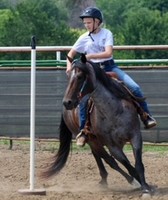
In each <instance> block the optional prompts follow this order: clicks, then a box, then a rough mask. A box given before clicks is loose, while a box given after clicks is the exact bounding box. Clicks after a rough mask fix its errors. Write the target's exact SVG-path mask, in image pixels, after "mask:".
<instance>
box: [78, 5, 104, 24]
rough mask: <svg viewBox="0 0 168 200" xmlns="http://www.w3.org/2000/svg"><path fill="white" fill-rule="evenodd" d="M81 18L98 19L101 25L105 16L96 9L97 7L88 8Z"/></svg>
mask: <svg viewBox="0 0 168 200" xmlns="http://www.w3.org/2000/svg"><path fill="white" fill-rule="evenodd" d="M79 17H80V18H81V19H83V18H85V17H88V18H89V17H90V18H97V19H99V20H100V22H101V23H102V21H103V15H102V13H101V11H100V10H99V9H98V8H95V7H88V8H86V9H85V10H84V11H83V12H82V14H81V15H80V16H79Z"/></svg>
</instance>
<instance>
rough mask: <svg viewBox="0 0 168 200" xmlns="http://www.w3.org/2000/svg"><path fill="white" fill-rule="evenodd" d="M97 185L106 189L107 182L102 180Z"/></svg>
mask: <svg viewBox="0 0 168 200" xmlns="http://www.w3.org/2000/svg"><path fill="white" fill-rule="evenodd" d="M99 185H100V186H101V187H103V188H107V186H108V184H107V181H104V180H101V181H100V182H99Z"/></svg>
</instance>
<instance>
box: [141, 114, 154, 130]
mask: <svg viewBox="0 0 168 200" xmlns="http://www.w3.org/2000/svg"><path fill="white" fill-rule="evenodd" d="M143 123H144V125H145V127H144V128H145V129H150V128H152V127H154V126H156V124H157V123H156V120H155V119H154V118H153V117H152V116H151V115H149V114H148V115H147V118H146V120H144V121H143Z"/></svg>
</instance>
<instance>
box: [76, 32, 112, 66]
mask: <svg viewBox="0 0 168 200" xmlns="http://www.w3.org/2000/svg"><path fill="white" fill-rule="evenodd" d="M106 46H113V35H112V32H111V31H110V30H107V29H105V28H101V30H100V31H99V32H98V33H96V34H91V36H89V32H86V33H84V34H83V35H81V36H80V37H79V38H78V40H77V41H76V42H75V44H74V45H73V47H72V48H73V49H74V50H75V51H76V52H78V53H86V54H91V53H100V52H104V51H105V47H106ZM111 58H112V57H109V58H106V59H91V61H93V62H95V63H96V62H103V61H106V60H110V59H111Z"/></svg>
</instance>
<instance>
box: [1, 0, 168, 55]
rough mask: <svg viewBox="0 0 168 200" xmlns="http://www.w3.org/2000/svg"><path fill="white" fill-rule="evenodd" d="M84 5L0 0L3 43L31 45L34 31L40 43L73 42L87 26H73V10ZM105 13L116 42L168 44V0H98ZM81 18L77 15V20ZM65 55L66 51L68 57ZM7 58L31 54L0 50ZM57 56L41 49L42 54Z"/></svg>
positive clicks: (56, 0) (50, 0) (58, 0)
mask: <svg viewBox="0 0 168 200" xmlns="http://www.w3.org/2000/svg"><path fill="white" fill-rule="evenodd" d="M74 2H75V6H76V8H78V6H77V4H78V3H79V8H80V9H81V8H82V6H84V5H85V4H84V3H85V2H84V1H82V2H80V1H77V0H74V1H68V0H47V1H46V0H0V33H1V34H0V46H29V45H30V39H31V37H32V35H35V36H36V38H37V45H38V46H41V45H42V46H71V45H73V43H74V42H75V41H76V39H77V38H78V36H79V35H80V34H81V33H83V31H84V30H81V29H72V28H71V27H69V21H70V18H71V17H72V16H71V14H72V13H71V10H72V9H73V7H74ZM95 2H96V4H97V7H99V8H100V9H101V10H102V12H103V14H104V23H105V27H107V28H108V29H110V30H111V31H112V32H113V35H114V41H115V43H114V44H115V45H145V44H146V45H147V44H148V45H152V44H153V45H156V44H158V45H159V44H168V34H167V32H168V4H167V0H160V1H157V0H148V1H146V0H113V1H109V0H95ZM92 3H93V2H92ZM73 20H74V18H73ZM78 22H79V18H78V17H77V18H76V22H75V23H76V24H77V23H78ZM114 54H115V58H117V59H118V58H123V59H124V58H166V57H167V54H166V52H165V51H155V52H154V51H146V52H144V51H139V52H138V51H129V52H126V51H121V52H118V51H117V52H114ZM64 56H65V55H63V57H64ZM0 57H1V58H3V59H14V58H15V59H29V58H30V55H28V54H27V53H24V54H23V53H22V54H20V55H19V54H18V53H17V55H16V54H10V55H9V54H6V55H5V54H0ZM53 57H54V58H55V54H54V53H45V54H44V53H41V54H38V58H39V59H41V58H43V59H47V58H48V59H50V58H53Z"/></svg>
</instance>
